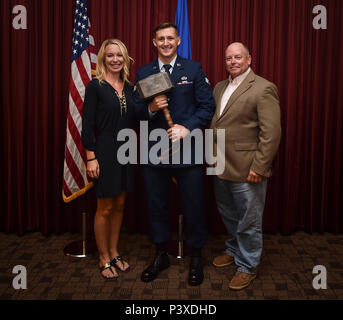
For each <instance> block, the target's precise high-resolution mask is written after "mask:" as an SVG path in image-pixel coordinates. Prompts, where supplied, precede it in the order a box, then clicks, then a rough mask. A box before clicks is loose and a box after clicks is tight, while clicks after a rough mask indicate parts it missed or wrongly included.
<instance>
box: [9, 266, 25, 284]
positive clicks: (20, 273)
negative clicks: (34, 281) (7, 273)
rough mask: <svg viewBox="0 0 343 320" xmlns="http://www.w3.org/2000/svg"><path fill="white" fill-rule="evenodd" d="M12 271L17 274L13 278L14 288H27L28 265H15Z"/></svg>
mask: <svg viewBox="0 0 343 320" xmlns="http://www.w3.org/2000/svg"><path fill="white" fill-rule="evenodd" d="M12 273H14V274H17V275H16V276H15V277H14V278H13V280H12V286H13V288H14V289H16V290H19V289H27V271H26V267H24V266H22V265H20V264H18V265H16V266H14V267H13V269H12Z"/></svg>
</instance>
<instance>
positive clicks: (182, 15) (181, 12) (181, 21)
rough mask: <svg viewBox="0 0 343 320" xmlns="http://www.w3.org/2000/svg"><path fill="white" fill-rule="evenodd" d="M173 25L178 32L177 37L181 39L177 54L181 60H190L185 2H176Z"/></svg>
mask: <svg viewBox="0 0 343 320" xmlns="http://www.w3.org/2000/svg"><path fill="white" fill-rule="evenodd" d="M175 24H176V26H177V28H178V30H179V36H180V39H181V44H180V45H179V47H178V49H177V52H178V54H179V55H180V56H181V57H183V58H187V59H192V46H191V34H190V31H189V23H188V9H187V0H177V8H176V15H175Z"/></svg>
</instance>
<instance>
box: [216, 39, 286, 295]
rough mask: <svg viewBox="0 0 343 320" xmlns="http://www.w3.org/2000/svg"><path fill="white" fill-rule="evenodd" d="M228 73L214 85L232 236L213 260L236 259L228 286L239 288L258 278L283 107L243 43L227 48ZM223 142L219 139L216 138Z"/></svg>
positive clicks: (226, 218)
mask: <svg viewBox="0 0 343 320" xmlns="http://www.w3.org/2000/svg"><path fill="white" fill-rule="evenodd" d="M225 64H226V70H227V71H228V73H229V78H228V79H226V80H224V81H221V82H219V83H218V84H217V85H216V86H215V88H214V93H213V94H214V98H215V100H216V105H217V109H216V113H215V115H214V117H213V119H212V122H211V128H212V129H214V131H215V134H214V150H217V134H216V132H217V130H218V129H224V130H225V150H222V151H221V154H222V159H220V156H219V155H218V159H219V161H225V170H224V172H222V173H220V174H218V175H217V176H215V178H214V179H215V181H214V183H215V195H216V201H217V206H218V210H219V212H220V214H221V216H222V218H223V222H224V224H225V227H226V229H227V231H228V234H229V236H230V238H229V239H228V240H227V241H226V242H225V244H226V250H225V252H224V254H223V255H220V256H218V257H216V258H215V259H214V261H213V264H214V265H215V266H216V267H224V266H227V265H230V264H232V263H235V264H236V265H237V267H238V268H237V272H236V274H235V276H234V277H233V279H232V280H231V282H230V285H229V288H231V289H233V290H240V289H243V288H245V287H247V286H248V285H249V284H250V283H251V281H252V280H253V279H255V278H256V273H257V268H258V265H259V262H260V258H261V254H262V241H263V240H262V214H263V210H264V204H265V197H266V189H267V178H268V177H270V176H271V175H272V161H273V158H274V156H275V153H276V151H277V149H278V146H279V142H280V138H281V125H280V106H279V98H278V94H277V88H276V86H275V85H274V84H273V83H271V82H269V81H267V80H265V79H263V78H261V77H259V76H257V75H256V74H255V73H254V72H253V71H252V70H251V68H250V64H251V56H250V54H249V50H248V48H247V47H246V46H245V45H243V44H242V43H237V42H236V43H232V44H230V45H229V46H228V47H227V49H226V50H225ZM218 146H219V147H220V143H218Z"/></svg>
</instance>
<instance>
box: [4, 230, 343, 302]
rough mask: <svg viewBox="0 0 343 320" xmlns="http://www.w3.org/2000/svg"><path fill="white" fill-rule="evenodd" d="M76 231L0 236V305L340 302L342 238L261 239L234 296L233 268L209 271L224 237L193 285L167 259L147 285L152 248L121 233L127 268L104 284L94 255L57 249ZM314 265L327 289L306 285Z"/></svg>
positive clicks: (213, 240)
mask: <svg viewBox="0 0 343 320" xmlns="http://www.w3.org/2000/svg"><path fill="white" fill-rule="evenodd" d="M80 238H81V236H80V235H79V234H69V233H67V234H63V235H58V236H56V235H51V236H49V237H44V236H42V235H41V234H40V233H38V232H34V233H28V234H26V235H24V236H17V235H15V234H4V233H0V300H31V299H35V300H46V299H49V300H55V299H62V300H74V299H77V300H109V299H115V300H118V299H125V300H128V299H134V300H142V299H144V300H154V299H159V300H161V299H162V300H167V299H168V300H169V299H176V300H178V299H183V300H245V299H258V300H271V299H272V300H277V299H282V300H308V299H310V300H314V299H323V300H342V299H343V235H342V234H339V235H337V234H329V233H324V234H312V235H309V234H307V233H304V232H297V233H295V234H293V235H290V236H281V235H269V234H265V235H264V251H263V255H262V261H261V264H260V269H259V273H258V277H257V278H256V279H255V281H254V282H253V283H252V285H251V286H249V287H248V288H246V289H245V290H242V291H232V290H229V289H228V284H229V282H230V280H231V278H232V276H233V275H234V273H235V267H234V266H233V265H231V266H229V267H226V268H221V269H218V268H215V267H214V266H212V264H211V262H212V260H213V258H214V257H215V256H216V255H217V254H220V253H221V252H222V250H223V249H224V241H225V238H226V236H225V235H219V236H218V235H216V236H214V235H212V236H210V240H209V244H208V245H207V246H206V247H205V248H204V251H203V256H204V273H205V280H204V282H203V284H202V285H201V286H198V287H191V286H189V285H188V284H187V276H188V265H189V258H188V257H185V258H184V259H175V258H172V259H171V263H172V265H171V267H170V268H169V269H168V270H165V271H163V272H162V273H161V274H160V276H159V278H158V279H156V280H155V281H153V282H151V283H143V282H141V281H140V275H141V272H142V271H143V269H144V268H145V267H146V266H147V265H148V264H149V263H150V261H151V258H152V256H153V254H154V247H153V246H152V245H151V244H150V243H149V242H148V239H147V236H146V235H145V234H127V233H125V232H124V233H122V234H121V238H120V248H121V253H122V254H123V255H124V256H125V257H126V258H127V259H128V260H129V262H130V264H131V271H130V272H129V273H124V274H123V273H121V274H120V278H119V279H118V281H116V282H110V281H105V280H103V279H102V278H101V276H100V274H99V272H98V260H97V255H96V254H94V255H92V256H90V257H86V258H74V257H70V256H66V255H64V253H63V249H64V247H65V246H66V245H67V244H69V243H70V242H72V241H75V240H79V239H80ZM16 265H23V266H25V268H26V271H27V289H25V290H24V289H17V290H16V289H14V288H13V283H12V282H13V279H14V278H15V277H16V276H17V274H15V273H13V268H14V267H15V266H16ZM316 265H322V266H324V267H325V268H326V271H327V289H319V290H316V289H314V288H313V285H312V281H313V279H314V278H315V277H316V276H317V274H314V273H313V268H314V267H315V266H316Z"/></svg>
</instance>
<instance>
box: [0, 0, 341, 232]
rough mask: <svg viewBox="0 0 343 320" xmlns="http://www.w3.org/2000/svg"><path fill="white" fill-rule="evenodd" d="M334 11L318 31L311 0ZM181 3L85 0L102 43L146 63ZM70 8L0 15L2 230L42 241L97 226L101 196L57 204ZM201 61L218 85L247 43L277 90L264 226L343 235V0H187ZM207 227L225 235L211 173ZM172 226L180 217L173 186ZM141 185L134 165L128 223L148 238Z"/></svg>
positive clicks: (42, 2)
mask: <svg viewBox="0 0 343 320" xmlns="http://www.w3.org/2000/svg"><path fill="white" fill-rule="evenodd" d="M318 4H321V5H324V6H325V7H326V9H327V22H328V24H327V30H315V29H314V28H313V27H312V20H313V18H314V17H315V14H313V13H312V10H313V7H314V6H315V5H318ZM15 5H24V6H25V7H26V9H27V30H15V29H14V28H13V27H12V20H13V18H14V17H15V14H12V9H13V7H14V6H15ZM176 5H177V0H117V1H115V0H101V1H98V0H88V11H89V14H90V21H91V24H92V29H93V35H94V38H95V41H96V46H97V48H99V47H100V45H101V43H102V41H103V40H105V39H106V38H110V37H116V38H119V39H121V40H123V41H124V42H125V44H126V45H127V47H128V49H129V53H130V55H131V56H132V57H133V58H134V59H135V63H134V65H133V67H132V69H131V80H132V81H133V80H134V77H135V72H136V70H137V68H138V67H140V66H142V65H143V64H145V63H147V62H149V61H151V60H152V59H154V58H155V57H156V52H155V51H154V48H153V45H152V42H151V39H152V31H153V28H154V27H155V26H156V25H157V24H158V23H159V22H162V21H174V18H175V11H176ZM74 7H75V3H74V1H65V0H13V1H10V0H3V1H1V3H0V8H1V11H0V17H1V41H0V45H1V52H0V55H1V58H0V63H1V89H0V92H1V95H0V99H1V100H0V101H1V118H0V122H1V150H2V155H1V160H0V161H1V192H0V201H1V212H0V231H2V232H16V233H18V234H23V233H25V232H28V231H33V230H39V231H41V232H42V233H43V234H44V235H49V234H51V233H62V232H76V231H80V229H81V212H82V211H86V212H87V213H88V214H89V220H88V230H89V232H91V230H92V219H93V217H94V210H95V203H96V202H95V195H94V191H93V190H90V191H89V192H87V194H86V195H84V196H82V197H80V198H78V199H76V200H74V201H72V202H71V203H69V204H64V203H63V201H62V197H61V190H62V186H61V185H62V174H63V159H64V146H65V129H66V127H65V126H66V115H67V109H68V92H69V76H70V61H71V41H72V29H73V15H74ZM188 12H189V20H190V30H191V41H192V50H193V59H194V60H197V61H200V62H201V63H202V65H203V69H204V70H205V72H206V74H207V76H208V78H209V80H210V82H211V84H212V86H214V85H215V84H216V83H217V82H218V81H220V80H222V79H224V78H226V77H227V74H226V72H225V68H224V50H225V48H226V46H227V45H228V44H229V43H230V42H233V41H242V42H244V43H246V44H247V46H248V47H249V48H250V50H251V55H252V61H253V66H252V67H253V69H254V71H255V72H256V73H257V74H259V75H261V76H263V77H265V78H267V79H269V80H270V81H273V82H275V83H276V85H277V87H278V89H279V95H280V103H281V111H282V131H283V136H282V141H281V145H280V149H279V152H278V154H277V156H276V159H275V162H274V168H275V170H274V171H275V173H274V176H273V177H272V178H271V179H270V180H269V185H268V193H267V203H266V210H265V214H264V219H263V221H264V224H263V226H264V230H265V231H266V232H281V233H283V234H288V233H291V232H294V231H298V230H303V231H308V232H324V231H329V232H342V231H343V217H342V209H343V208H342V207H343V206H342V198H343V183H342V160H343V157H342V125H343V101H342V100H343V94H342V83H343V66H342V63H343V62H342V60H343V45H342V41H341V40H342V39H343V21H342V17H343V2H342V1H341V0H330V1H328V0H326V1H325V0H317V1H312V0H288V1H275V0H188ZM205 182H206V200H207V217H208V225H209V229H210V231H211V232H224V231H225V229H224V226H223V224H222V222H221V218H220V216H219V214H218V211H217V209H216V205H215V200H214V193H213V185H212V178H211V177H208V176H207V177H205ZM172 199H175V201H173V203H172V204H171V209H172V211H173V217H172V220H173V221H174V227H175V224H176V223H175V221H176V219H175V216H176V215H177V213H178V211H179V210H180V208H179V204H178V201H177V199H178V197H177V193H176V188H174V189H173V191H172ZM146 219H147V217H146V209H145V190H144V186H143V182H142V177H141V174H140V168H139V167H137V185H136V190H135V192H134V193H132V194H130V195H129V197H128V201H127V206H126V212H125V226H126V228H127V230H129V231H132V232H146V231H147V221H146Z"/></svg>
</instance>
